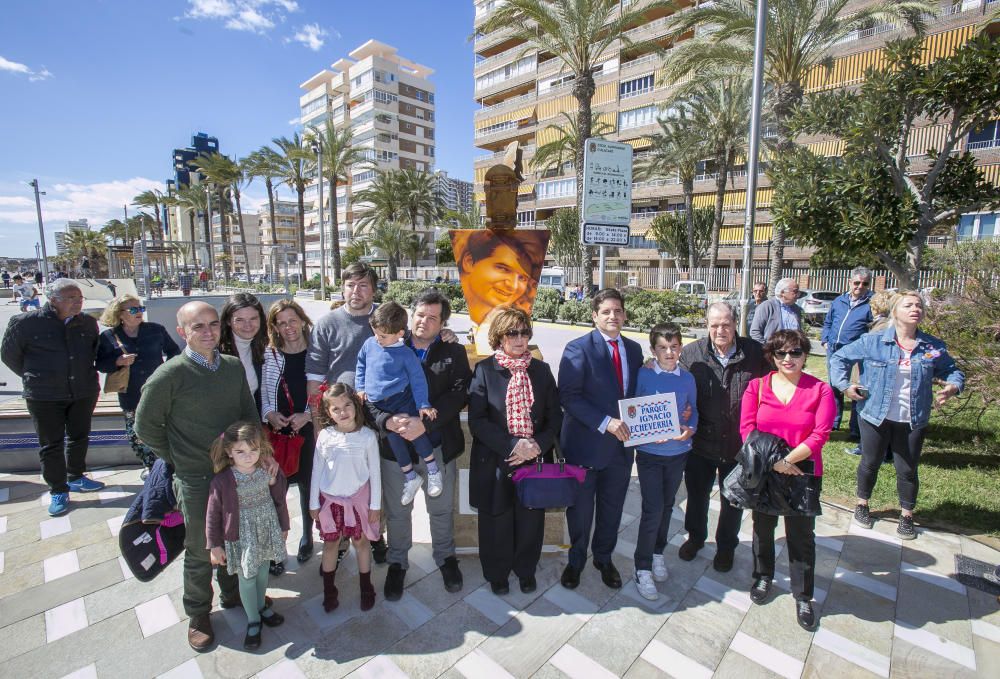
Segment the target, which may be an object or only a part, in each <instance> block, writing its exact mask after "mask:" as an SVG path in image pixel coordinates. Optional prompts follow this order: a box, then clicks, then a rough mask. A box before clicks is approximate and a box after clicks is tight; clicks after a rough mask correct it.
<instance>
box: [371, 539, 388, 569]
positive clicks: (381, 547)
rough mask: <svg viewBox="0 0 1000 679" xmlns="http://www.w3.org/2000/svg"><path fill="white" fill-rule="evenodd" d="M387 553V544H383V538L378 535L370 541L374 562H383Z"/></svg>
mask: <svg viewBox="0 0 1000 679" xmlns="http://www.w3.org/2000/svg"><path fill="white" fill-rule="evenodd" d="M388 554H389V546H388V545H387V544H385V538H383V537H380V538H379V539H378V540H376V541H375V542H373V543H372V558H373V559H375V563H378V564H382V563H385V561H386V558H387V557H388Z"/></svg>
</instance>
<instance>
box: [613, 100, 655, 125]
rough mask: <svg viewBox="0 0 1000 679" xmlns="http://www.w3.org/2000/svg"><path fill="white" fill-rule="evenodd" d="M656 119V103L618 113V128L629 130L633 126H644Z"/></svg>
mask: <svg viewBox="0 0 1000 679" xmlns="http://www.w3.org/2000/svg"><path fill="white" fill-rule="evenodd" d="M655 121H656V105H655V104H650V105H649V106H643V107H641V108H634V109H631V110H629V111H621V112H620V113H619V114H618V129H619V130H627V129H629V128H632V127H642V126H643V125H649V124H650V123H653V122H655Z"/></svg>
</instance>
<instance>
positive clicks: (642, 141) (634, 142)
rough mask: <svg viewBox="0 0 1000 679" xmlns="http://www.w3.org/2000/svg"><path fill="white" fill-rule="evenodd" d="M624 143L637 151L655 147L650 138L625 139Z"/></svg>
mask: <svg viewBox="0 0 1000 679" xmlns="http://www.w3.org/2000/svg"><path fill="white" fill-rule="evenodd" d="M624 142H625V143H626V144H628V145H629V146H631V147H632V148H634V149H636V150H639V149H647V148H649V147H650V146H652V145H653V140H652V139H650V138H649V137H639V138H638V139H625V140H624Z"/></svg>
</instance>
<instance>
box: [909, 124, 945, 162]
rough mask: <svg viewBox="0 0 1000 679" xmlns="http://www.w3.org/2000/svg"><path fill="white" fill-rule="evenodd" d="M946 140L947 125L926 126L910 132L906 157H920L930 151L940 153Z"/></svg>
mask: <svg viewBox="0 0 1000 679" xmlns="http://www.w3.org/2000/svg"><path fill="white" fill-rule="evenodd" d="M947 139H948V125H927V126H925V127H915V128H913V129H912V130H910V136H909V139H908V140H907V155H908V156H922V155H924V154H925V153H927V151H929V150H930V149H935V150H938V151H940V150H941V149H942V148H943V147H944V144H945V141H947Z"/></svg>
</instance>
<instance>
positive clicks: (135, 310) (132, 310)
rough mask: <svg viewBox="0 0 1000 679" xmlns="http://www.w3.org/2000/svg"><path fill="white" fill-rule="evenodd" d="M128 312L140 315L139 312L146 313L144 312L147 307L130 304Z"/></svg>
mask: <svg viewBox="0 0 1000 679" xmlns="http://www.w3.org/2000/svg"><path fill="white" fill-rule="evenodd" d="M128 312H129V313H130V314H132V315H133V316H135V315H138V314H144V313H146V307H144V306H130V307H129V308H128Z"/></svg>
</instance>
